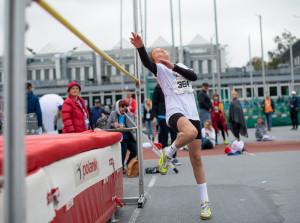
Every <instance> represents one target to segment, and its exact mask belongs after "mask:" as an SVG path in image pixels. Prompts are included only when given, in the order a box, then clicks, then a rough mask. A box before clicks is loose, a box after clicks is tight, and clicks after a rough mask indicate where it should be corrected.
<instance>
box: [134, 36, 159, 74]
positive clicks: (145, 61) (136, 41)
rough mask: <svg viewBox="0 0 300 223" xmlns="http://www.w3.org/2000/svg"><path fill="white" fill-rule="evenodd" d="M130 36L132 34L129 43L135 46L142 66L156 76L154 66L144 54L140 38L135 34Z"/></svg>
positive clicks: (144, 50) (145, 53)
mask: <svg viewBox="0 0 300 223" xmlns="http://www.w3.org/2000/svg"><path fill="white" fill-rule="evenodd" d="M131 34H132V38H130V42H131V43H132V45H134V46H135V48H137V50H138V52H139V55H140V58H141V61H142V63H143V65H144V66H145V67H146V68H147V69H148V70H150V72H151V73H153V74H154V75H155V76H156V74H157V67H156V64H155V63H154V62H152V61H151V60H150V58H149V56H148V54H147V52H146V49H145V47H144V44H143V41H142V38H141V37H140V36H139V35H138V34H135V33H131Z"/></svg>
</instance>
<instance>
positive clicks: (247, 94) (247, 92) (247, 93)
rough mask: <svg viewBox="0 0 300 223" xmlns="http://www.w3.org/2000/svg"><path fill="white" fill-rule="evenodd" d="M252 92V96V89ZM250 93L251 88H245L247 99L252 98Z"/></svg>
mask: <svg viewBox="0 0 300 223" xmlns="http://www.w3.org/2000/svg"><path fill="white" fill-rule="evenodd" d="M252 92H253V94H254V88H252ZM252 92H251V88H250V87H247V88H246V97H247V98H252V97H253V95H252Z"/></svg>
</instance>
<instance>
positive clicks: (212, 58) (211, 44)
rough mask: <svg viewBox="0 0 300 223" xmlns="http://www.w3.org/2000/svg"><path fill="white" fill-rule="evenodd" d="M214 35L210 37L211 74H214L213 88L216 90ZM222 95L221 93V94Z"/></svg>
mask: <svg viewBox="0 0 300 223" xmlns="http://www.w3.org/2000/svg"><path fill="white" fill-rule="evenodd" d="M213 37H214V35H213V36H212V37H211V38H210V46H211V74H212V89H213V92H215V72H214V69H213V60H214V56H213V53H214V45H213V42H212V41H213ZM219 96H220V97H221V95H219Z"/></svg>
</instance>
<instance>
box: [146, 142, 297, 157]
mask: <svg viewBox="0 0 300 223" xmlns="http://www.w3.org/2000/svg"><path fill="white" fill-rule="evenodd" d="M225 147H226V145H217V146H216V147H215V148H214V149H207V150H202V156H214V155H225V153H224V149H225ZM245 149H246V150H247V152H248V153H263V152H281V151H300V142H299V141H280V142H254V143H246V144H245ZM143 155H144V160H151V159H159V157H158V156H157V155H156V154H155V153H154V152H153V151H152V149H149V148H144V149H143ZM188 156H189V152H188V151H186V150H179V151H178V152H177V158H180V157H188Z"/></svg>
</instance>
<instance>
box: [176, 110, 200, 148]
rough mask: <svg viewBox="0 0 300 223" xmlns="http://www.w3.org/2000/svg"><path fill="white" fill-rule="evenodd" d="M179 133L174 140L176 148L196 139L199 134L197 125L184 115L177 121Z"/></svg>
mask: <svg viewBox="0 0 300 223" xmlns="http://www.w3.org/2000/svg"><path fill="white" fill-rule="evenodd" d="M177 129H178V132H179V133H178V135H177V138H176V140H175V141H174V143H175V146H176V148H180V147H183V146H185V145H187V144H189V143H190V142H192V141H194V140H195V138H196V137H197V135H198V130H197V129H196V128H195V126H194V125H193V124H192V123H191V122H190V121H189V120H188V119H187V118H186V117H184V116H182V117H180V118H179V119H178V121H177Z"/></svg>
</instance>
